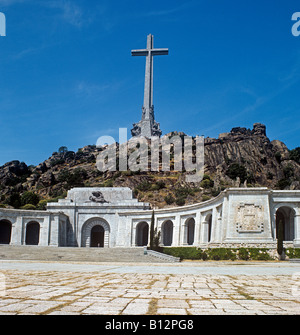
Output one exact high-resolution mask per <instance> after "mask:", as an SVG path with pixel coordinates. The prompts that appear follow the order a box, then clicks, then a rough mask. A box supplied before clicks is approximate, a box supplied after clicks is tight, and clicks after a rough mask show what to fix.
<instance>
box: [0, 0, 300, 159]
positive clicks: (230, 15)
mask: <svg viewBox="0 0 300 335" xmlns="http://www.w3.org/2000/svg"><path fill="white" fill-rule="evenodd" d="M0 12H3V13H4V14H5V16H6V21H7V32H6V33H7V36H6V37H0V115H1V118H0V134H1V141H0V153H1V155H0V165H3V164H4V163H6V162H8V161H11V160H20V161H24V162H26V163H27V164H28V165H29V164H34V165H37V164H39V163H40V162H42V161H44V160H45V159H47V158H48V157H49V156H51V154H52V152H54V151H56V150H57V149H58V148H59V147H60V146H67V147H68V148H69V150H73V151H77V149H78V148H81V147H83V146H85V145H88V144H95V143H96V141H97V139H98V137H100V136H104V135H110V136H113V137H114V138H115V139H116V140H118V129H119V128H120V127H121V128H128V136H130V129H131V128H132V123H134V122H138V121H139V120H140V118H141V112H142V111H141V107H142V103H143V89H144V71H145V59H144V57H132V56H131V50H132V49H141V48H144V47H145V46H146V37H147V35H148V34H150V33H151V34H153V35H154V46H155V47H157V48H169V56H163V57H155V59H154V106H155V117H156V120H157V121H158V122H160V124H161V128H162V131H163V133H164V134H165V133H168V132H170V131H173V130H178V131H183V132H185V133H186V134H188V135H204V136H205V137H208V136H209V137H218V135H219V133H223V132H227V131H230V130H231V128H233V127H237V126H240V127H247V128H252V126H253V124H254V123H256V122H261V123H264V124H266V126H267V135H268V136H269V137H270V139H271V140H273V139H279V140H281V141H283V142H284V143H285V144H286V145H287V146H288V148H289V149H293V148H295V147H297V146H300V141H299V132H300V118H299V110H300V102H299V101H300V100H299V96H300V94H299V90H300V36H299V37H295V36H293V35H292V33H291V28H292V25H293V24H294V22H292V21H291V17H292V14H293V13H294V12H300V3H299V1H298V0H288V1H283V0H262V1H259V2H258V1H255V3H254V1H250V0H249V1H247V0H243V1H237V0H227V1H225V0H214V1H211V0H191V1H176V0H172V1H169V0H160V1H157V0H152V1H144V0H103V1H102V0H98V1H92V0H85V1H84V0H73V1H71V0H39V1H36V0H0Z"/></svg>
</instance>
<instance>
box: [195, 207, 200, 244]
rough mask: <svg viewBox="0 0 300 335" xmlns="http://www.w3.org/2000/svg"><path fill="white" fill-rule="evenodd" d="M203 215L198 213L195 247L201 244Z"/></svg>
mask: <svg viewBox="0 0 300 335" xmlns="http://www.w3.org/2000/svg"><path fill="white" fill-rule="evenodd" d="M200 226H201V213H200V212H197V213H196V217H195V231H194V246H198V245H199V243H200Z"/></svg>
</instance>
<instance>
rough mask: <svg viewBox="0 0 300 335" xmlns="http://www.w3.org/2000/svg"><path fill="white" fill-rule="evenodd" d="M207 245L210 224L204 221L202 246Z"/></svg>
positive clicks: (201, 237)
mask: <svg viewBox="0 0 300 335" xmlns="http://www.w3.org/2000/svg"><path fill="white" fill-rule="evenodd" d="M206 243H208V222H207V221H205V220H204V221H202V223H201V235H200V244H206Z"/></svg>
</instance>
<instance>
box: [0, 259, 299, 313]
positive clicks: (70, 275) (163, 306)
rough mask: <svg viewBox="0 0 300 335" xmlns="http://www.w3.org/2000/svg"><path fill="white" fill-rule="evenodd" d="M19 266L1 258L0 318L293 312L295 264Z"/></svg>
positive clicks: (296, 295) (296, 309) (296, 299)
mask: <svg viewBox="0 0 300 335" xmlns="http://www.w3.org/2000/svg"><path fill="white" fill-rule="evenodd" d="M3 264H5V266H3ZM22 264H23V265H22ZM22 264H21V265H22V266H19V267H17V265H20V263H14V262H12V263H9V262H6V263H1V268H0V314H1V315H24V314H25V315H32V314H35V315H43V314H45V315H92V314H94V315H256V314H257V315H266V314H267V315H278V314H282V315H284V314H286V315H300V271H299V266H298V267H297V266H295V265H289V264H285V265H280V264H274V265H273V267H271V266H270V264H268V267H265V268H267V270H266V271H265V274H263V271H262V270H263V265H262V264H259V265H257V268H258V269H257V268H256V267H255V266H252V265H251V266H252V270H253V271H252V274H249V272H248V271H249V269H246V271H245V273H246V274H241V271H240V270H239V271H238V273H236V268H235V267H231V270H232V271H231V272H230V271H229V270H230V266H228V267H227V268H226V271H224V273H222V272H221V271H215V272H213V269H212V268H210V267H208V266H207V265H206V264H205V265H204V266H201V265H199V264H198V265H197V264H195V265H194V267H192V266H191V265H186V266H184V265H182V264H180V266H177V267H173V266H171V265H167V264H166V265H160V267H157V265H149V264H147V271H146V273H145V271H144V268H143V266H142V265H140V267H137V266H135V265H132V264H131V265H128V264H127V265H119V266H118V267H116V266H115V265H111V266H110V267H109V266H107V264H106V265H105V266H103V267H102V268H101V266H100V265H98V266H97V267H95V266H93V267H90V268H89V271H87V269H88V267H87V266H88V265H87V264H82V265H81V264H73V265H74V266H73V267H72V264H68V266H66V264H57V263H47V264H42V263H34V262H33V263H26V262H25V263H22ZM9 265H10V266H9ZM63 265H64V266H65V270H63V269H62V266H63ZM80 266H82V269H83V271H82V272H80V271H79V270H80ZM211 266H212V265H211ZM221 266H222V267H224V265H222V264H221ZM216 267H219V269H218V270H220V264H218V265H216ZM240 267H242V266H240ZM51 269H52V270H51ZM278 269H279V271H278ZM139 270H141V271H139ZM151 270H152V271H151ZM271 270H272V271H271ZM283 270H286V271H285V272H286V273H285V274H284V271H283ZM297 271H298V272H297ZM185 272H187V273H185Z"/></svg>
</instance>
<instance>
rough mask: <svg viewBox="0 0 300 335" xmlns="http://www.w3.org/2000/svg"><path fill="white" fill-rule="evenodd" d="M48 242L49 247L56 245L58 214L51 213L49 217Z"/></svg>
mask: <svg viewBox="0 0 300 335" xmlns="http://www.w3.org/2000/svg"><path fill="white" fill-rule="evenodd" d="M50 220H51V222H50V227H49V230H50V231H49V233H50V243H49V245H50V246H51V247H58V229H59V216H58V215H51V217H50Z"/></svg>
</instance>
